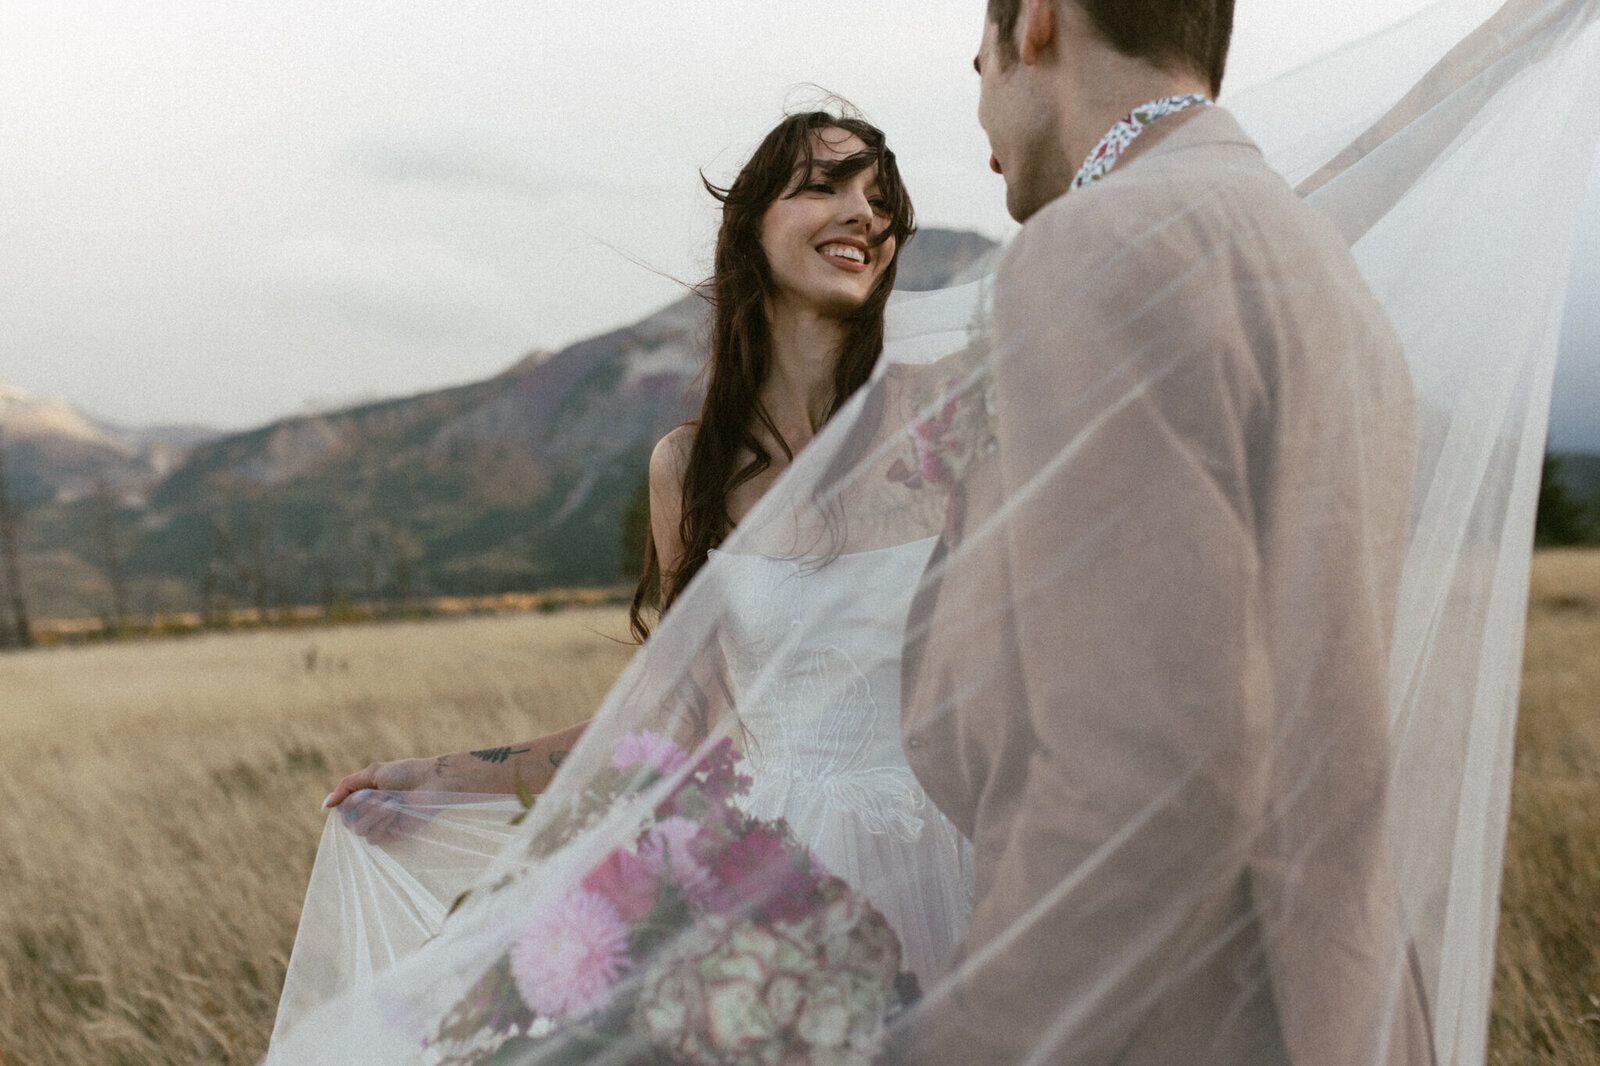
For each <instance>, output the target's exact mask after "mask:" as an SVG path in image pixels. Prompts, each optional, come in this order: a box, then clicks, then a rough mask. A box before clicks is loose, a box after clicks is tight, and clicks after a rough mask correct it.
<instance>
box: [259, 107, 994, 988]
mask: <svg viewBox="0 0 1600 1066" xmlns="http://www.w3.org/2000/svg"><path fill="white" fill-rule="evenodd" d="M708 188H709V189H710V191H711V192H712V194H713V195H714V196H716V197H717V198H718V199H719V200H720V201H721V202H722V204H723V211H722V225H721V229H720V233H719V235H718V239H717V246H716V257H715V266H714V273H713V276H712V281H711V293H710V296H711V304H712V307H713V309H714V311H713V322H712V330H711V343H710V365H709V367H708V372H707V386H706V398H705V402H704V406H703V408H702V411H701V414H700V417H699V418H698V419H697V420H695V421H693V422H690V423H686V424H685V425H683V426H680V427H678V428H677V429H676V430H674V431H672V432H671V433H669V434H668V435H667V436H666V437H664V438H663V439H662V440H661V441H660V443H659V444H658V445H657V446H656V448H655V450H654V453H653V455H652V457H651V461H650V539H649V542H648V543H647V548H646V564H645V573H644V575H643V577H642V579H641V581H640V583H639V590H638V593H637V595H636V597H635V601H634V605H633V609H632V612H631V618H632V623H633V628H634V631H635V633H636V634H637V635H638V636H639V637H640V638H641V639H642V638H643V637H644V636H645V635H646V634H647V633H648V626H647V623H646V619H645V617H644V607H645V603H646V601H647V599H648V597H649V596H650V594H651V593H652V592H653V591H654V590H655V589H656V588H659V601H660V605H661V608H662V609H663V610H665V609H666V608H669V607H670V606H671V605H672V604H673V603H674V601H675V600H676V599H677V598H678V596H679V595H680V593H681V592H682V590H683V589H684V588H685V587H686V586H687V585H688V583H689V581H690V580H691V578H693V577H694V576H695V575H696V574H697V573H698V572H699V571H700V570H701V569H702V568H704V567H705V565H706V563H707V561H708V560H709V559H710V558H711V557H712V556H714V555H722V554H724V553H723V552H722V551H721V549H720V546H721V545H722V544H723V543H724V541H725V540H726V539H727V537H728V535H729V533H730V531H731V530H732V528H733V527H734V526H735V525H737V524H738V523H740V522H741V521H742V520H743V519H744V518H745V516H746V515H748V514H749V513H750V512H751V511H752V509H754V507H755V506H756V504H757V503H758V501H759V500H760V499H761V497H762V496H763V495H764V494H765V493H766V491H767V490H768V488H770V487H771V485H772V484H773V483H774V482H775V481H776V480H777V479H778V478H779V477H780V476H781V475H782V474H783V472H784V471H785V470H786V469H787V468H788V467H789V466H790V464H791V463H792V462H793V461H794V458H795V457H796V456H797V455H798V454H799V453H800V452H801V451H802V450H803V449H805V448H806V446H807V445H808V444H809V443H810V442H811V440H812V438H813V437H814V436H815V435H816V434H817V432H818V430H819V429H820V428H821V427H822V426H823V424H824V423H825V422H827V420H828V419H829V418H830V417H831V416H832V415H833V414H834V413H835V412H836V411H837V410H838V409H839V407H840V405H841V404H842V403H843V402H844V401H845V400H846V399H847V398H848V397H849V396H850V395H851V394H852V393H854V392H855V391H856V390H857V389H859V388H860V387H861V385H862V384H864V383H865V382H866V380H867V378H868V376H869V375H870V374H871V372H872V369H873V367H874V365H875V364H876V363H877V361H878V357H879V354H880V353H881V351H882V349H883V313H884V305H885V304H886V302H887V300H888V297H889V293H890V290H891V289H892V288H893V285H894V278H895V265H896V256H897V254H898V252H899V251H900V249H901V248H903V247H904V245H905V244H906V242H907V241H908V240H909V239H910V238H911V237H912V235H913V234H914V232H915V226H914V221H913V214H912V206H911V201H910V198H909V197H908V195H907V194H906V191H905V189H904V186H903V184H902V182H901V179H900V175H899V171H898V168H897V167H896V164H895V159H894V154H893V152H891V151H890V150H889V149H888V148H887V147H886V145H885V141H884V137H883V134H882V133H881V132H880V131H879V130H878V129H876V128H875V127H873V126H872V125H870V124H868V123H866V122H864V121H862V120H861V119H859V118H856V117H853V116H850V115H834V114H831V113H829V112H826V111H811V112H804V113H799V114H794V115H791V116H789V117H788V118H786V119H784V120H783V121H782V122H781V123H779V124H778V126H777V127H775V128H774V129H773V130H772V131H771V132H770V133H768V135H767V136H766V138H765V139H764V140H763V141H762V143H761V145H760V146H759V147H758V148H757V149H756V151H755V153H754V154H753V155H752V156H751V158H750V160H749V162H748V163H747V164H746V165H745V167H744V168H743V169H742V170H741V172H740V173H739V175H738V177H737V178H736V179H735V181H734V182H733V183H732V185H731V186H730V187H729V188H727V189H725V190H721V189H716V188H715V187H711V186H709V184H708ZM870 517H871V516H869V515H866V514H862V515H850V516H849V518H850V520H852V521H854V522H857V523H861V522H866V521H868V520H869V519H870ZM930 522H931V519H930ZM935 529H936V527H935V526H932V525H931V524H930V525H929V527H928V530H927V532H928V533H929V534H930V536H928V537H924V538H918V539H914V540H911V541H909V542H905V543H899V544H894V545H888V546H884V547H882V548H881V549H880V550H875V551H866V552H848V553H842V552H836V551H825V552H823V553H822V554H814V555H807V554H804V553H801V552H796V551H793V550H784V551H782V552H781V553H779V554H766V553H744V552H741V553H731V552H730V553H726V554H727V556H728V557H727V558H726V559H725V561H724V562H725V566H724V569H723V570H722V572H721V574H720V576H719V577H718V578H717V582H716V583H717V586H718V588H719V589H721V590H722V591H723V593H724V594H725V597H726V600H727V603H728V611H727V626H726V628H725V629H724V630H723V631H722V632H721V634H720V639H719V641H718V642H717V645H716V646H715V647H714V648H712V649H708V651H709V653H710V654H706V655H703V656H702V657H701V658H702V661H701V662H700V663H699V666H698V669H699V671H700V672H701V674H702V675H703V679H702V682H701V686H700V687H701V689H702V691H703V692H704V693H705V694H707V695H708V696H710V695H712V694H719V695H720V693H721V692H723V691H724V690H723V688H722V686H721V685H720V684H717V683H715V682H714V680H713V679H720V678H725V679H726V682H727V688H726V691H727V692H728V694H729V696H730V697H731V699H727V700H723V699H718V700H716V701H712V702H708V704H707V706H706V708H705V711H706V716H705V721H704V722H703V723H702V724H701V727H702V728H703V729H710V728H713V727H714V725H715V718H716V713H715V712H724V711H730V710H731V711H733V712H734V713H735V714H736V715H737V720H738V726H739V729H740V730H741V740H742V744H743V747H744V753H745V757H746V760H747V764H746V765H747V766H748V769H749V772H750V773H751V775H752V778H753V781H754V785H753V789H752V791H751V794H750V795H749V796H748V797H746V798H745V799H744V801H743V805H744V806H745V808H746V809H747V810H748V811H749V812H750V813H751V814H753V815H756V816H758V817H762V818H779V817H781V818H784V819H785V820H786V822H787V823H788V825H789V827H790V828H791V829H792V830H793V831H794V833H795V834H796V836H797V837H798V839H799V840H800V841H801V842H802V843H803V844H805V845H806V846H807V847H808V848H810V849H811V851H812V852H814V853H815V855H816V856H817V857H818V858H819V859H820V860H821V862H822V864H823V865H824V866H826V867H827V868H828V869H829V870H831V871H833V872H834V873H836V874H837V875H838V876H840V877H843V878H844V879H845V880H846V881H848V882H849V883H850V884H851V885H853V886H855V887H856V888H857V889H859V890H860V891H862V892H863V893H865V894H866V896H867V897H868V898H870V899H871V900H872V901H873V903H874V904H875V905H876V906H877V907H878V908H879V909H880V910H881V911H882V912H883V913H884V914H885V915H886V917H887V918H888V920H889V922H890V924H891V926H892V927H893V928H894V929H895V931H896V933H897V934H898V935H899V938H900V941H901V943H902V946H903V951H904V960H905V965H906V968H907V969H909V970H911V971H912V972H914V973H916V974H917V975H918V976H919V977H920V978H922V979H923V980H924V981H932V980H933V979H934V978H935V977H936V976H937V975H938V973H939V971H940V968H941V965H942V963H943V962H944V960H945V959H946V958H947V957H948V956H949V954H950V952H951V950H952V949H953V947H954V945H955V942H956V940H957V939H958V938H959V936H960V933H961V930H962V929H963V928H964V925H965V921H966V915H967V911H968V908H969V898H970V891H969V887H968V883H969V880H970V873H969V871H966V870H964V862H965V854H964V849H963V846H962V843H961V838H960V835H959V833H958V832H957V831H956V830H955V829H954V827H953V826H952V825H951V824H950V823H949V822H948V821H947V820H945V819H944V818H943V817H942V816H940V815H939V814H938V812H937V811H936V810H935V809H934V808H933V807H932V805H931V804H929V803H928V802H927V799H926V796H925V795H924V794H923V792H922V790H921V788H920V786H918V784H917V782H916V779H915V778H914V777H913V776H912V774H911V771H910V769H909V767H908V766H907V765H906V762H905V758H904V755H903V753H902V751H901V748H900V740H899V710H900V700H899V685H900V669H899V662H900V644H901V639H902V638H901V635H900V634H899V633H898V632H895V631H893V630H892V629H887V628H884V627H881V626H879V627H873V626H863V627H858V628H852V627H851V625H850V618H851V615H850V612H849V611H848V610H847V607H848V604H849V603H850V602H851V601H852V600H861V599H863V598H864V599H865V602H867V603H870V604H872V605H873V609H874V610H882V609H885V607H886V605H891V604H894V603H895V602H897V601H898V602H899V604H900V605H899V607H898V608H896V609H895V610H894V611H893V612H891V613H898V614H899V615H900V616H902V617H903V616H904V614H905V611H906V608H907V606H908V605H909V601H910V596H911V593H912V591H913V589H914V588H915V585H916V580H917V576H918V575H919V574H920V572H921V570H922V568H923V565H924V564H925V562H926V560H927V555H928V551H929V550H930V549H931V546H932V539H931V533H932V532H933V531H934V530H935ZM819 609H820V610H825V611H827V612H829V613H830V614H834V615H835V616H836V617H838V619H839V622H840V624H838V625H835V626H833V627H831V628H830V629H829V631H828V633H827V639H826V641H825V642H819V643H817V644H816V646H814V647H811V648H807V649H805V651H804V652H803V653H802V652H801V651H800V650H798V649H795V648H789V647H785V646H784V644H785V641H786V639H787V637H788V635H789V633H790V632H791V629H793V628H794V627H797V626H800V623H801V620H802V619H803V618H804V617H805V616H806V615H807V614H808V613H813V612H816V611H818V610H819ZM801 628H804V627H801ZM723 704H727V706H724V705H723ZM585 726H586V723H585V724H581V725H577V726H573V727H570V728H568V729H565V730H562V731H560V732H557V733H553V734H550V735H548V736H544V737H539V738H536V739H533V740H529V741H524V742H522V743H517V744H512V745H508V746H506V747H504V748H499V749H489V750H486V751H476V752H454V753H450V754H446V755H439V756H435V757H432V758H422V759H407V760H401V761H398V762H390V763H374V764H372V765H370V766H368V767H366V768H365V769H363V770H361V771H359V772H357V773H354V774H351V775H349V776H348V777H346V778H344V779H343V780H341V781H340V782H339V784H338V786H337V787H336V788H335V789H334V791H333V793H332V794H331V795H330V796H329V797H328V800H327V803H326V805H327V806H328V807H343V808H345V810H344V812H343V813H344V814H345V817H346V820H347V822H348V824H349V825H350V827H351V828H353V829H354V830H355V831H356V832H357V833H358V834H360V835H362V836H364V837H365V838H366V839H367V840H368V841H370V842H372V843H374V844H385V843H391V842H395V841H397V840H399V839H400V838H401V837H403V836H405V835H407V833H408V830H409V829H411V828H412V827H414V825H415V823H416V821H417V818H416V812H417V810H418V808H417V804H416V797H415V796H413V798H412V800H411V801H410V802H406V801H403V800H402V799H401V797H402V796H403V795H406V794H412V793H421V792H429V793H449V794H462V795H474V794H477V795H481V794H486V793H487V794H493V793H511V792H513V791H515V789H516V787H517V782H519V781H520V782H521V783H522V784H523V786H524V787H526V788H529V789H531V790H533V791H536V792H538V791H543V789H544V788H545V787H546V786H547V785H548V783H549V780H550V778H551V777H552V776H553V774H554V769H555V767H556V766H558V765H559V764H560V762H561V760H562V759H563V758H564V757H565V755H566V753H567V752H569V751H570V750H571V749H572V748H573V747H574V745H575V744H576V743H577V742H578V740H579V738H580V737H581V735H582V734H583V731H584V729H585ZM362 790H375V791H373V792H364V791H362ZM424 802H426V801H424ZM479 807H480V809H481V807H482V805H481V804H480V805H479ZM460 887H466V886H465V885H462V886H460ZM315 895H316V893H315V891H314V892H313V897H314V896H315ZM317 903H318V901H317V900H316V899H315V898H313V899H311V900H309V901H308V908H314V907H315V906H317ZM292 994H293V989H291V993H290V998H292Z"/></svg>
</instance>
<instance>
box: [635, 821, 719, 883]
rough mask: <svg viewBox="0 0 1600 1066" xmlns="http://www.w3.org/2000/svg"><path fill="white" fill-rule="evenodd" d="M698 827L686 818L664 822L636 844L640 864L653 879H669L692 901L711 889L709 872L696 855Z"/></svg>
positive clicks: (655, 826)
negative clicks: (637, 845) (653, 876)
mask: <svg viewBox="0 0 1600 1066" xmlns="http://www.w3.org/2000/svg"><path fill="white" fill-rule="evenodd" d="M699 835H700V826H699V825H697V824H696V823H694V822H691V821H690V820H689V819H687V818H665V819H662V820H661V821H659V822H657V823H656V824H655V825H653V826H651V827H650V829H649V831H648V832H646V833H645V835H644V837H643V839H641V840H640V841H639V861H640V863H642V864H643V865H644V868H645V869H646V870H648V871H649V872H650V873H652V874H654V875H655V876H656V877H670V878H671V879H672V880H673V883H675V884H676V885H677V886H678V887H679V888H681V889H682V890H683V894H684V895H685V896H687V897H689V898H691V899H694V898H698V897H700V896H702V895H703V894H704V893H705V892H706V891H707V890H708V889H709V888H710V887H711V871H709V870H707V869H706V867H705V865H704V864H703V863H701V862H700V860H699V858H698V857H696V855H695V847H694V845H695V838H696V837H698V836H699Z"/></svg>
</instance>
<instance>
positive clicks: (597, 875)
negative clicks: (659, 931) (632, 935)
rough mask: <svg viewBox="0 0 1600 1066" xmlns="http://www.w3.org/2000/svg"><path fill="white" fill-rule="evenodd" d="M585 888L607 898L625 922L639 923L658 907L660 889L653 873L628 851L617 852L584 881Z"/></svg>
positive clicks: (619, 849) (619, 850)
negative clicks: (652, 909) (657, 898)
mask: <svg viewBox="0 0 1600 1066" xmlns="http://www.w3.org/2000/svg"><path fill="white" fill-rule="evenodd" d="M583 887H584V888H586V889H588V890H589V891H590V892H593V893H595V894H596V895H600V896H604V897H605V898H606V899H608V900H610V901H611V905H612V906H614V907H616V908H617V913H618V914H620V915H621V916H622V920H623V921H625V922H630V923H631V922H637V921H638V920H639V919H640V918H643V917H644V916H645V915H647V914H649V913H650V909H651V908H652V907H654V906H655V905H656V894H657V892H658V890H659V888H660V885H659V884H658V882H657V881H656V878H655V877H654V876H652V875H651V873H650V871H649V870H647V869H645V865H644V863H642V862H640V861H639V860H638V859H637V858H635V857H634V855H633V854H632V853H630V852H628V851H625V850H623V849H622V848H618V849H617V850H616V851H613V852H612V853H611V854H610V855H607V856H606V858H605V861H604V862H602V863H601V864H600V865H599V866H596V867H595V868H594V869H593V870H590V871H589V876H587V877H585V878H584V879H583Z"/></svg>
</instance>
